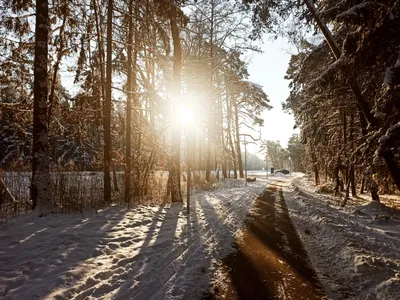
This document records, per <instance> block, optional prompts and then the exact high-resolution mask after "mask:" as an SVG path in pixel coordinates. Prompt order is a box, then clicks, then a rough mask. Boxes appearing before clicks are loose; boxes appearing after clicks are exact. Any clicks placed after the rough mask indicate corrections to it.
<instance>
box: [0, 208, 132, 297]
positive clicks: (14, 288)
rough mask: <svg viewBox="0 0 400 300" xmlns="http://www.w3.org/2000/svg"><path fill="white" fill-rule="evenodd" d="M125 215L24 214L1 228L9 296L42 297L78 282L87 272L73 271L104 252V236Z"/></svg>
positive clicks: (0, 254)
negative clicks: (40, 216)
mask: <svg viewBox="0 0 400 300" xmlns="http://www.w3.org/2000/svg"><path fill="white" fill-rule="evenodd" d="M124 216H125V213H124V212H122V211H121V210H120V209H114V208H109V209H106V210H104V211H101V212H100V213H99V215H98V216H96V215H94V214H92V215H91V216H90V217H88V218H86V219H82V217H81V216H80V215H78V214H65V215H64V214H60V215H50V216H47V217H46V218H36V217H32V216H31V215H26V216H21V218H19V219H18V220H16V221H15V222H13V223H11V225H9V226H8V227H6V228H3V229H2V230H1V231H0V245H1V246H0V270H2V273H3V275H4V277H6V278H7V279H6V280H5V282H4V285H5V286H6V291H5V292H4V296H6V298H7V296H9V297H13V296H14V297H16V298H18V299H28V298H29V299H30V298H32V297H38V298H41V299H42V298H45V297H46V295H48V294H49V293H51V292H52V291H53V290H55V289H56V288H58V287H62V286H72V285H73V284H74V283H75V282H76V281H77V280H79V277H81V276H82V274H76V273H72V272H71V270H73V269H77V268H79V266H80V265H81V264H82V263H83V262H84V261H86V260H87V259H90V258H92V257H96V256H97V255H99V254H101V253H102V251H103V248H104V247H103V246H104V243H103V239H104V238H105V237H106V236H107V234H108V233H109V231H110V230H112V229H113V228H114V227H115V226H116V225H117V224H118V223H119V222H120V221H121V220H122V219H123V218H124ZM78 273H79V272H78ZM82 273H83V270H82Z"/></svg>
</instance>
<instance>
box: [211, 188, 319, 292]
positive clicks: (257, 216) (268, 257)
mask: <svg viewBox="0 0 400 300" xmlns="http://www.w3.org/2000/svg"><path fill="white" fill-rule="evenodd" d="M276 191H277V189H276V188H275V187H269V188H268V189H267V190H265V191H264V192H263V194H262V195H261V196H260V197H259V198H258V199H257V200H256V204H255V208H254V210H253V213H252V214H251V215H250V216H249V217H248V218H247V220H246V230H245V232H244V234H243V237H242V239H237V240H236V241H235V247H236V248H237V252H236V253H233V254H231V255H229V256H227V257H226V259H224V266H225V269H226V272H227V274H228V275H229V278H230V282H228V288H227V289H225V291H224V292H223V293H210V294H209V295H207V297H206V298H205V299H222V298H225V299H276V298H285V297H286V298H287V297H292V298H293V299H321V297H322V296H323V294H322V293H321V291H320V288H321V285H320V284H319V282H318V280H317V278H316V275H315V272H314V271H313V270H312V269H311V268H310V267H309V265H308V260H307V253H306V252H305V250H304V248H303V246H302V244H301V241H300V239H299V237H298V236H297V233H296V231H295V229H294V227H293V225H292V223H291V220H290V217H289V214H288V209H287V207H286V203H285V200H284V198H283V193H282V191H280V192H279V194H278V195H276ZM276 196H279V197H276Z"/></svg>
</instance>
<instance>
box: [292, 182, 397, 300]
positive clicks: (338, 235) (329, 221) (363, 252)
mask: <svg viewBox="0 0 400 300" xmlns="http://www.w3.org/2000/svg"><path fill="white" fill-rule="evenodd" d="M286 202H287V205H288V208H289V211H290V215H291V218H292V220H293V222H294V224H295V226H296V228H297V230H298V233H299V235H300V237H301V239H302V241H303V244H304V246H305V248H306V249H307V252H308V254H309V256H310V260H311V263H312V265H313V267H314V268H315V270H316V271H317V273H318V276H319V278H320V280H321V283H322V284H323V285H324V286H325V288H326V290H327V294H328V295H329V296H330V297H331V298H332V299H349V298H352V299H360V300H361V299H362V300H372V299H387V300H389V299H400V251H399V249H400V216H399V213H398V212H396V211H394V210H392V209H390V208H388V207H386V206H384V205H381V204H375V203H368V204H366V205H359V206H352V207H348V208H340V207H338V206H333V205H331V203H332V201H330V200H329V198H327V197H323V196H321V195H319V194H316V193H313V192H312V191H311V190H310V189H309V188H307V187H306V186H305V185H304V182H301V179H295V180H294V181H293V185H292V186H291V193H290V196H289V197H287V198H286Z"/></svg>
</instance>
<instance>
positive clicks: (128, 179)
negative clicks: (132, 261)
mask: <svg viewBox="0 0 400 300" xmlns="http://www.w3.org/2000/svg"><path fill="white" fill-rule="evenodd" d="M128 14H129V25H128V48H127V52H128V53H127V55H128V65H127V69H128V70H127V71H128V72H127V82H126V92H127V99H126V133H125V145H126V146H125V197H124V199H125V202H126V203H130V202H131V166H132V164H131V152H132V144H131V142H132V141H131V137H132V127H131V126H132V36H133V21H132V18H133V15H132V14H133V0H129V9H128Z"/></svg>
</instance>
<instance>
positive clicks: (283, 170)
mask: <svg viewBox="0 0 400 300" xmlns="http://www.w3.org/2000/svg"><path fill="white" fill-rule="evenodd" d="M275 173H282V174H285V175H288V174H290V171H289V170H286V169H279V170H276V171H275Z"/></svg>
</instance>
